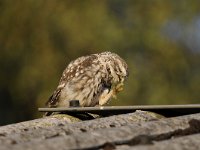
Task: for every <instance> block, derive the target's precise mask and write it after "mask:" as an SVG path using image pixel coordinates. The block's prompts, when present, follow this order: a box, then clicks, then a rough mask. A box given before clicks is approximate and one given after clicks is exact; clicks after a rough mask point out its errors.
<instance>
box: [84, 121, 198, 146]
mask: <svg viewBox="0 0 200 150" xmlns="http://www.w3.org/2000/svg"><path fill="white" fill-rule="evenodd" d="M188 124H189V127H188V128H186V129H177V130H175V131H172V132H168V133H163V134H156V135H138V136H136V137H134V138H132V139H130V140H124V141H116V142H106V143H104V144H102V145H98V146H94V147H89V148H82V150H93V149H103V150H107V149H109V150H113V149H115V148H116V146H120V145H129V146H135V145H148V144H153V143H154V141H163V140H168V139H170V138H172V137H173V138H177V137H180V136H186V135H192V134H195V133H200V121H199V120H197V119H192V120H190V121H189V122H188Z"/></svg>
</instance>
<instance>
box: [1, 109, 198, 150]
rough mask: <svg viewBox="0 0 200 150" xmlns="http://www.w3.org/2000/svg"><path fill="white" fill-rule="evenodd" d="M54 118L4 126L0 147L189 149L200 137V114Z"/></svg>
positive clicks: (142, 114)
mask: <svg viewBox="0 0 200 150" xmlns="http://www.w3.org/2000/svg"><path fill="white" fill-rule="evenodd" d="M62 117H63V116H62ZM62 117H61V116H60V118H62ZM64 117H66V116H65V115H64ZM51 118H52V117H47V118H42V119H37V120H33V121H28V122H23V123H18V124H13V125H8V126H4V127H1V128H0V145H1V147H0V149H5V150H7V149H9V150H10V149H15V150H17V149H19V150H23V149H30V150H31V149H44V150H45V149H48V150H51V149H114V148H116V149H149V148H151V149H154V148H155V149H158V148H159V147H161V148H162V149H166V148H167V147H168V145H169V143H173V144H172V145H170V146H171V149H176V148H177V147H178V148H179V147H181V146H182V148H185V149H188V147H190V145H193V146H196V147H197V148H198V145H197V144H198V142H197V141H198V140H197V139H199V137H200V114H191V115H186V116H180V117H174V118H164V117H162V116H159V115H156V114H154V113H151V112H145V111H136V112H135V113H130V114H123V115H116V116H110V117H105V118H97V119H94V120H88V121H80V122H74V123H72V122H70V121H69V120H68V119H66V120H65V119H58V118H59V117H58V116H57V118H56V119H57V120H54V121H55V122H53V123H50V125H46V124H45V123H43V122H48V121H47V120H51ZM66 118H67V117H66ZM38 122H39V123H38ZM37 123H38V124H39V126H38V125H37ZM29 124H30V126H29ZM33 124H35V125H33ZM184 141H185V144H184V143H181V142H184ZM167 143H168V144H167ZM176 143H177V145H176ZM173 145H174V146H173ZM148 147H149V148H148Z"/></svg>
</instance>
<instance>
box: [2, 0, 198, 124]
mask: <svg viewBox="0 0 200 150" xmlns="http://www.w3.org/2000/svg"><path fill="white" fill-rule="evenodd" d="M103 51H112V52H115V53H117V54H119V55H120V56H121V57H122V58H124V59H125V60H126V61H127V63H128V65H129V70H130V76H129V79H128V80H127V82H126V86H125V89H124V91H123V92H121V93H120V94H119V96H118V99H117V100H113V101H112V105H138V104H188V103H199V101H200V2H199V1H198V0H190V1H189V0H181V1H175V0H168V1H167V0H108V1H106V0H101V1H95V0H84V1H83V0H76V1H73V0H66V1H63V0H57V1H53V0H52V1H47V0H20V1H14V0H7V1H0V99H1V101H0V102H1V103H0V125H5V124H9V123H14V122H19V121H23V120H29V119H33V118H37V117H39V116H41V114H40V113H38V112H37V108H38V107H43V106H44V103H45V102H46V100H47V99H48V98H49V96H50V95H51V94H52V92H53V90H55V88H56V87H57V84H58V81H59V79H60V77H61V74H62V72H63V70H64V69H65V67H66V65H67V64H68V63H69V62H70V61H71V60H73V59H75V58H77V57H79V56H82V55H87V54H91V53H98V52H103Z"/></svg>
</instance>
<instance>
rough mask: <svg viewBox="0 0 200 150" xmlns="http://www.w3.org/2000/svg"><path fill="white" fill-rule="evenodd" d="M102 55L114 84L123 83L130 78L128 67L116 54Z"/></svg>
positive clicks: (107, 53) (106, 53)
mask: <svg viewBox="0 0 200 150" xmlns="http://www.w3.org/2000/svg"><path fill="white" fill-rule="evenodd" d="M100 55H101V58H103V63H104V64H105V66H106V70H107V72H108V74H109V77H111V78H112V82H113V83H114V84H118V83H123V82H124V80H125V79H126V78H127V77H128V65H127V64H126V62H125V61H124V60H123V59H122V58H121V57H120V56H119V55H117V54H115V53H111V52H103V53H100Z"/></svg>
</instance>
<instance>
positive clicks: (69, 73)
mask: <svg viewBox="0 0 200 150" xmlns="http://www.w3.org/2000/svg"><path fill="white" fill-rule="evenodd" d="M96 58H97V57H96V56H95V55H89V56H83V57H79V58H77V59H76V60H74V61H72V62H70V63H69V65H68V66H67V68H66V69H65V70H64V72H63V74H62V77H61V79H60V82H59V85H58V87H57V89H56V90H55V91H54V92H53V94H52V95H51V97H50V98H49V100H48V101H47V102H46V106H48V107H57V105H58V103H59V97H60V95H61V92H62V90H63V88H64V87H65V85H66V84H67V83H68V82H70V81H71V80H72V79H74V78H75V77H76V73H78V72H79V71H80V69H84V68H87V67H88V66H90V65H91V64H92V62H93V61H94V60H95V59H96Z"/></svg>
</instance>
